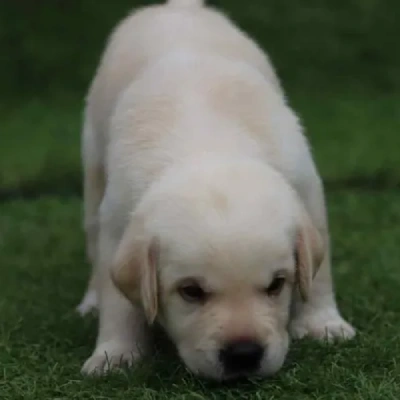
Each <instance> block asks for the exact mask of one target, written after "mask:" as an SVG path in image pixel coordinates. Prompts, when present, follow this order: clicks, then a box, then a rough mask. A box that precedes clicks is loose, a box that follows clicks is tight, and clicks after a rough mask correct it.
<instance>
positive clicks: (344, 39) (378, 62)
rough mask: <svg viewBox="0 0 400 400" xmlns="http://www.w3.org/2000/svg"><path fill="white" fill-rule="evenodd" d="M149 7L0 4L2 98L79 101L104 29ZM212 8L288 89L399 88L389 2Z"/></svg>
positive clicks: (399, 7) (340, 0)
mask: <svg viewBox="0 0 400 400" xmlns="http://www.w3.org/2000/svg"><path fill="white" fill-rule="evenodd" d="M149 3H150V2H149V1H147V2H146V1H134V0H116V1H99V0H81V1H77V0H2V1H1V5H0V38H1V60H0V63H1V72H2V73H1V76H2V78H3V79H2V82H1V88H0V89H1V95H2V97H5V96H9V95H12V96H17V97H20V96H22V95H28V94H34V95H42V94H45V93H54V92H55V91H59V90H68V91H73V92H76V93H79V94H81V93H83V91H84V89H86V87H87V84H88V81H89V79H90V78H91V75H92V73H93V70H94V68H95V65H96V63H97V61H98V58H99V55H100V51H101V50H102V48H103V45H104V40H105V38H106V36H107V35H108V33H109V31H110V29H111V28H112V27H113V26H114V24H115V23H116V21H118V20H119V19H120V18H121V17H123V16H125V15H126V14H127V12H128V11H129V10H130V9H131V8H132V7H133V6H136V5H144V4H149ZM211 3H212V2H211ZM215 3H217V4H218V6H219V7H221V8H223V9H224V10H226V11H227V12H228V13H229V14H230V15H231V16H232V17H233V18H234V19H235V20H236V21H237V22H238V23H239V24H240V26H242V27H243V28H244V29H246V30H247V31H248V32H249V33H251V34H252V35H253V36H254V37H255V38H256V39H257V40H258V41H259V42H260V43H261V44H262V45H263V47H264V48H266V49H268V51H269V53H270V55H271V57H272V60H273V61H274V63H275V65H276V67H277V69H278V71H279V73H280V76H281V78H282V79H283V81H284V82H285V86H286V87H288V88H292V87H301V88H307V90H321V89H322V87H323V86H324V85H326V84H328V85H329V86H333V85H334V86H336V85H339V86H342V87H344V88H349V87H352V89H354V88H355V87H356V88H368V89H371V90H377V91H384V92H387V91H394V90H398V88H399V84H400V74H399V67H400V51H399V45H398V40H399V39H398V38H399V37H400V28H399V21H398V18H397V21H396V16H398V15H399V14H400V3H399V2H398V1H396V0H307V1H305V0H290V1H282V0H255V1H254V0H253V1H252V0H249V1H247V2H243V1H237V0H219V1H218V2H215Z"/></svg>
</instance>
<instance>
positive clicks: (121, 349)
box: [81, 341, 142, 376]
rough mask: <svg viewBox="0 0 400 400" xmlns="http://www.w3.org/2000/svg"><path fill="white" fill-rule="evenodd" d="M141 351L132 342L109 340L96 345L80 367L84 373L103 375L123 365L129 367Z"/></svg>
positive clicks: (136, 359)
mask: <svg viewBox="0 0 400 400" xmlns="http://www.w3.org/2000/svg"><path fill="white" fill-rule="evenodd" d="M141 355H142V353H141V352H140V351H139V350H138V347H137V346H135V345H134V344H132V343H120V342H117V341H109V342H106V343H103V344H102V345H100V346H98V347H97V348H96V349H95V351H94V353H93V354H92V356H91V357H89V358H88V359H87V360H86V362H85V364H84V365H83V367H82V370H81V372H82V374H84V375H99V376H100V375H105V374H107V373H108V372H110V371H111V370H115V369H117V368H121V367H123V366H127V367H130V366H132V364H133V363H134V362H136V361H138V360H139V359H140V358H141Z"/></svg>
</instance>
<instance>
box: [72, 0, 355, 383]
mask: <svg viewBox="0 0 400 400" xmlns="http://www.w3.org/2000/svg"><path fill="white" fill-rule="evenodd" d="M82 149H83V163H84V195H85V204H84V205H85V229H86V235H87V252H88V257H89V259H90V261H91V262H92V264H93V272H92V278H91V281H90V284H89V288H88V292H87V293H86V295H85V297H84V299H83V301H82V303H81V304H80V306H79V311H80V312H81V313H82V314H85V313H87V312H88V311H90V310H91V309H92V308H98V309H99V334H98V339H97V344H96V348H95V350H94V353H93V355H92V356H91V357H90V358H89V359H88V360H87V361H86V363H85V365H84V367H83V372H85V373H94V372H98V373H103V372H105V371H107V370H108V369H109V368H112V367H114V366H118V365H119V364H120V362H121V361H125V362H127V363H129V364H130V363H132V362H133V361H135V360H137V359H139V358H140V355H141V352H142V351H146V348H147V346H148V343H147V341H146V337H147V334H146V329H147V322H146V318H147V320H148V321H150V322H151V321H153V319H157V320H158V321H159V322H160V323H161V324H162V325H163V326H164V328H165V330H166V331H167V333H168V334H169V335H170V337H171V338H172V340H173V341H174V342H175V344H176V346H177V348H178V351H179V353H180V355H181V357H182V359H183V361H184V362H185V364H186V365H187V366H188V368H190V369H191V370H192V371H194V372H195V373H199V374H201V375H206V376H209V377H212V378H215V379H226V378H229V376H227V375H226V374H225V372H224V370H223V368H222V366H221V364H220V362H219V359H218V351H219V350H220V348H221V346H223V345H224V344H225V343H226V342H227V341H229V340H235V338H241V337H250V338H252V339H254V340H257V341H258V342H260V343H261V344H262V345H263V346H265V348H267V347H268V351H266V352H265V355H264V357H263V359H262V362H261V365H260V368H259V370H258V371H256V373H258V374H260V375H269V374H272V373H274V372H276V371H277V370H279V368H280V367H281V365H282V364H283V362H284V359H285V355H286V353H287V350H288V346H289V333H290V334H291V335H292V336H294V337H302V336H304V335H310V336H313V337H315V338H318V339H323V338H326V337H327V338H328V339H334V338H338V337H343V338H350V337H352V336H353V335H354V330H353V328H352V327H351V326H350V325H349V324H348V323H347V322H345V321H344V320H343V319H342V317H341V316H340V313H339V311H338V310H337V307H336V304H335V300H334V295H333V289H332V279H331V272H330V251H329V233H328V225H327V221H326V212H325V202H324V194H323V188H322V184H321V180H320V178H319V175H318V173H317V170H316V168H315V165H314V162H313V160H312V156H311V153H310V150H309V148H308V144H307V141H306V139H305V137H304V135H303V132H302V128H301V126H300V124H299V121H298V119H297V117H296V115H295V114H294V112H293V110H292V109H291V108H290V107H289V106H288V104H287V102H286V101H285V98H284V95H283V91H282V89H281V86H280V83H279V81H278V78H277V77H276V75H275V72H274V70H273V67H272V66H271V63H270V61H269V59H268V58H267V56H266V55H265V54H264V53H263V52H262V51H261V49H260V48H259V47H258V46H257V45H256V44H255V43H254V42H253V41H252V40H251V39H250V38H249V37H247V36H246V34H245V33H243V32H241V31H239V30H238V29H237V28H236V27H235V26H234V25H233V23H232V22H231V21H229V20H228V19H227V18H226V17H225V16H224V15H222V14H221V13H219V12H217V11H214V10H212V9H208V8H206V7H204V6H203V5H202V4H201V1H196V0H186V1H185V0H171V1H170V2H168V3H167V4H166V5H157V6H152V7H147V8H142V9H139V10H137V11H135V12H134V13H133V14H131V15H129V16H128V17H127V18H126V19H125V20H123V21H122V22H121V23H120V24H119V25H118V26H117V28H116V29H115V30H114V32H113V34H112V35H111V37H110V40H109V42H108V44H107V47H106V50H105V52H104V54H103V57H102V60H101V63H100V66H99V68H98V71H97V73H96V76H95V78H94V80H93V82H92V85H91V88H90V91H89V94H88V97H87V107H86V110H85V121H84V127H83V139H82ZM295 250H297V254H298V258H299V263H298V266H297V268H296V265H295V260H294V252H295ZM275 273H282V274H284V276H285V279H286V284H285V286H284V288H283V289H282V292H281V294H280V295H279V296H278V297H276V298H269V297H268V296H266V295H264V294H261V292H260V291H259V289H261V288H262V287H264V286H268V285H269V284H270V282H271V280H272V279H273V277H274V274H275ZM314 276H315V277H314ZM193 277H196V279H199V280H200V281H201V284H202V285H204V286H205V288H206V289H207V290H208V291H210V292H211V293H213V295H212V296H211V297H210V300H209V301H208V302H207V304H204V305H193V304H189V303H185V301H184V300H183V299H182V298H181V297H179V295H178V293H177V285H179V284H180V282H183V281H184V280H185V279H187V278H193ZM260 286H261V288H260ZM298 289H300V290H298ZM300 294H301V295H302V297H303V299H304V301H302V300H301V297H300ZM288 325H289V331H288V328H287V326H288Z"/></svg>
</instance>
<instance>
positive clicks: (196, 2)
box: [167, 0, 205, 8]
mask: <svg viewBox="0 0 400 400" xmlns="http://www.w3.org/2000/svg"><path fill="white" fill-rule="evenodd" d="M167 4H168V5H171V6H174V7H190V8H191V7H202V6H204V5H205V0H168V1H167Z"/></svg>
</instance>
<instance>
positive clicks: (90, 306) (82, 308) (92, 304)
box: [76, 290, 98, 317]
mask: <svg viewBox="0 0 400 400" xmlns="http://www.w3.org/2000/svg"><path fill="white" fill-rule="evenodd" d="M97 306H98V302H97V293H96V291H95V290H89V291H87V292H86V293H85V296H84V297H83V299H82V301H81V302H80V304H79V305H78V307H76V311H77V312H78V313H79V314H80V316H81V317H84V316H85V315H87V314H89V313H90V312H93V311H96V310H97Z"/></svg>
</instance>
